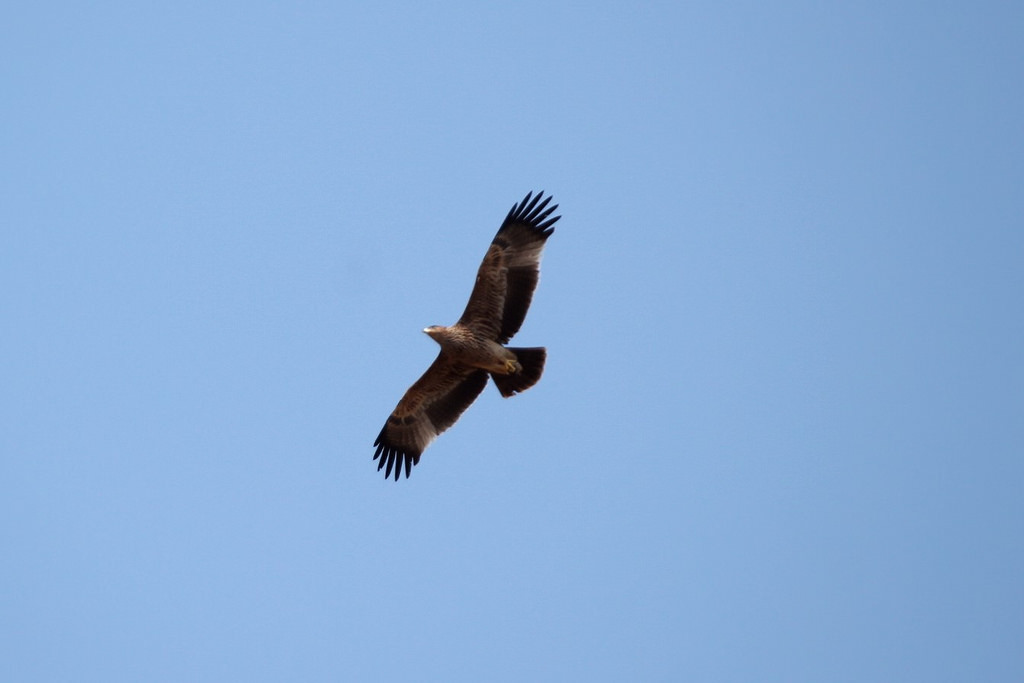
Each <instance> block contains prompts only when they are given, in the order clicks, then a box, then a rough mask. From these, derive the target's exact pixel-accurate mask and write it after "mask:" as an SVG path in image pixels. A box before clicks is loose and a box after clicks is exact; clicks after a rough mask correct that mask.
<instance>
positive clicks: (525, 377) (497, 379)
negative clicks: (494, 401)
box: [491, 346, 548, 398]
mask: <svg viewBox="0 0 1024 683" xmlns="http://www.w3.org/2000/svg"><path fill="white" fill-rule="evenodd" d="M508 350H509V351H511V352H512V353H514V354H516V360H518V361H519V365H521V366H522V369H521V370H519V371H518V372H515V373H513V374H511V375H498V374H495V373H493V372H492V373H491V379H493V380H494V385H495V386H497V387H498V391H500V392H501V395H502V396H504V397H505V398H508V397H509V396H515V395H516V394H518V393H519V392H520V391H526V390H527V389H529V388H530V387H532V386H533V385H534V384H536V383H537V381H538V380H539V379H540V376H541V373H543V372H544V361H545V360H547V357H548V352H547V349H545V348H544V347H543V346H538V347H534V348H530V349H517V348H513V347H509V348H508Z"/></svg>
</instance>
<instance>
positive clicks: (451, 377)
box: [373, 351, 487, 481]
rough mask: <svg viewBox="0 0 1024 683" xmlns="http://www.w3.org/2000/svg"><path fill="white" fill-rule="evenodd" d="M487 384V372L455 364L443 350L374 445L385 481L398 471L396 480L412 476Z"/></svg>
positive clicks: (406, 396) (394, 413) (417, 381)
mask: <svg viewBox="0 0 1024 683" xmlns="http://www.w3.org/2000/svg"><path fill="white" fill-rule="evenodd" d="M486 385H487V372H485V371H484V370H477V369H474V368H471V367H468V366H466V365H462V364H461V363H458V362H455V361H453V360H452V359H451V358H449V356H448V355H447V354H446V353H445V352H444V351H442V352H441V353H440V354H438V356H437V358H436V359H435V360H434V362H433V363H432V364H431V365H430V367H429V368H427V371H426V372H425V373H423V376H422V377H420V378H419V379H418V380H416V383H415V384H413V385H412V386H411V387H409V389H408V391H406V392H405V396H403V397H402V400H401V401H399V402H398V405H397V406H396V407H395V410H394V412H392V413H391V416H390V417H389V418H388V421H387V422H386V423H384V428H383V429H381V430H380V434H378V435H377V440H376V441H374V442H373V445H374V446H376V447H377V452H376V453H374V455H373V459H374V460H377V459H378V458H379V459H380V462H379V463H377V470H378V471H380V470H381V469H383V468H384V467H385V466H386V467H387V469H386V470H385V471H384V478H385V479H387V478H388V477H390V476H391V470H392V468H394V470H395V481H398V477H399V475H400V474H401V472H402V468H403V467H404V468H405V476H406V477H408V476H409V472H410V471H411V470H412V466H413V465H417V464H419V461H420V455H421V454H422V453H423V450H424V449H425V448H426V447H427V446H428V445H429V444H430V442H431V441H433V440H434V439H435V438H437V435H438V434H440V433H441V432H443V431H444V430H446V429H448V428H449V427H451V426H452V425H453V424H455V421H456V420H458V419H459V416H460V415H462V413H463V412H465V410H466V408H468V407H469V405H470V404H471V403H472V402H473V401H474V400H476V397H477V396H479V395H480V392H481V391H483V390H484V387H485V386H486Z"/></svg>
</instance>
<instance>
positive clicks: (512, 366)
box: [505, 359, 522, 375]
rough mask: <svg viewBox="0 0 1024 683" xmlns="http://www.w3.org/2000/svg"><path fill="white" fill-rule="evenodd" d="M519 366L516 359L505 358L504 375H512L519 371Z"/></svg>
mask: <svg viewBox="0 0 1024 683" xmlns="http://www.w3.org/2000/svg"><path fill="white" fill-rule="evenodd" d="M521 367H522V366H521V365H519V363H518V361H516V360H514V359H511V360H506V361H505V374H506V375H514V374H516V373H517V372H519V369H520V368H521Z"/></svg>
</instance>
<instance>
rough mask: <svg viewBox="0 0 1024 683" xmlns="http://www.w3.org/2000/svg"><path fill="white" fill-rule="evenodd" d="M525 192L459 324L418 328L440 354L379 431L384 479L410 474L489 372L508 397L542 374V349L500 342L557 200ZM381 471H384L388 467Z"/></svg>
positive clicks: (528, 288)
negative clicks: (553, 202) (403, 471)
mask: <svg viewBox="0 0 1024 683" xmlns="http://www.w3.org/2000/svg"><path fill="white" fill-rule="evenodd" d="M550 202H551V197H550V196H549V197H547V198H544V193H543V192H540V193H538V194H537V196H536V197H534V196H533V193H532V192H529V193H527V195H526V197H524V198H523V201H521V202H519V203H518V204H515V205H513V206H512V209H511V210H510V211H509V212H508V215H507V216H505V220H504V221H503V222H502V224H501V227H500V228H498V233H497V234H496V235H495V236H494V239H493V240H491V245H490V246H489V247H488V248H487V254H486V255H484V260H483V263H481V264H480V269H479V270H478V271H477V274H476V284H475V285H473V293H472V294H470V296H469V303H468V304H466V310H465V311H463V313H462V317H461V318H459V321H458V322H457V323H455V324H454V325H452V326H450V327H445V326H443V325H432V326H430V327H428V328H426V329H424V330H423V331H424V332H425V333H427V334H428V335H429V336H430V338H431V339H433V340H434V341H436V342H437V343H438V344H440V345H441V351H440V353H438V354H437V358H436V359H435V360H434V362H433V363H432V364H431V365H430V367H429V368H427V371H426V372H425V373H423V376H422V377H420V378H419V379H418V380H416V382H415V384H413V385H412V386H411V387H409V389H408V391H406V392H405V395H404V396H403V397H402V400H401V401H399V402H398V405H397V406H396V407H395V409H394V411H393V412H392V413H391V416H390V417H388V419H387V422H385V423H384V428H383V429H381V430H380V434H379V435H377V440H376V441H374V442H373V445H374V446H376V447H377V451H376V452H375V453H374V455H373V459H374V460H378V461H379V462H378V463H377V470H378V471H380V470H381V469H384V478H385V479H387V478H388V477H390V476H391V472H392V470H394V473H395V481H398V478H399V475H400V474H401V472H402V469H403V468H404V469H405V476H406V477H408V476H409V472H410V471H411V470H412V466H413V465H417V464H419V461H420V455H421V454H422V453H423V451H424V449H426V447H427V446H428V445H429V444H430V442H432V441H433V440H434V439H436V438H437V436H438V434H440V433H441V432H443V431H444V430H446V429H448V428H449V427H451V426H452V425H453V424H455V421H456V420H458V419H459V416H460V415H462V413H463V412H464V411H465V410H466V408H468V407H469V406H470V404H471V403H472V402H473V401H474V400H476V397H477V396H479V395H480V392H481V391H483V390H484V387H485V386H486V385H487V378H488V376H489V377H490V378H491V379H493V380H494V385H495V386H496V387H497V388H498V391H499V392H501V395H502V396H504V397H505V398H508V397H509V396H514V395H515V394H517V393H519V392H520V391H525V390H527V389H529V388H530V387H532V386H533V385H534V384H536V383H537V381H538V380H539V379H540V376H541V373H542V372H543V371H544V361H545V360H546V359H547V350H546V349H544V348H543V347H533V348H518V347H511V346H504V344H507V343H508V341H509V340H510V339H511V338H512V336H513V335H514V334H515V333H516V332H518V331H519V328H520V327H521V326H522V324H523V320H524V319H525V318H526V311H527V309H528V308H529V307H530V301H531V300H532V299H533V291H534V289H536V287H537V280H538V278H539V277H540V256H541V251H542V250H543V249H544V243H545V242H546V241H547V239H548V237H550V236H551V233H553V232H554V230H555V229H554V228H553V227H552V226H553V225H554V224H555V222H556V221H557V220H558V219H559V218H561V216H555V217H553V218H549V216H550V215H551V214H552V213H553V212H554V211H555V209H557V208H558V205H557V204H555V205H553V206H550V207H549V206H548V204H549V203H550ZM385 468H386V469H385Z"/></svg>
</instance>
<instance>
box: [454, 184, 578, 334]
mask: <svg viewBox="0 0 1024 683" xmlns="http://www.w3.org/2000/svg"><path fill="white" fill-rule="evenodd" d="M532 195H533V193H532V192H528V193H527V194H526V197H524V198H523V201H521V202H519V203H518V204H515V205H513V206H512V209H511V210H510V211H509V212H508V215H507V216H505V221H504V222H503V223H502V224H501V227H500V228H499V229H498V234H496V235H495V236H494V239H493V240H492V241H491V246H490V247H489V248H488V249H487V254H486V255H485V256H484V260H483V263H481V264H480V269H479V270H478V271H477V275H476V284H475V285H474V286H473V293H472V294H471V295H470V297H469V303H468V304H466V310H465V311H464V312H463V313H462V317H461V318H459V322H458V324H459V325H465V326H467V327H470V328H472V329H473V330H474V331H476V332H477V333H478V334H486V335H487V336H488V337H489V338H491V339H494V340H496V341H497V342H498V343H499V344H505V343H506V342H508V340H509V339H511V338H512V335H514V334H515V333H516V332H518V331H519V328H520V327H521V326H522V324H523V319H524V318H526V311H527V310H528V309H529V308H530V301H532V300H533V290H534V289H536V288H537V280H538V279H539V277H540V255H541V251H542V250H543V249H544V243H545V242H546V241H547V239H548V237H549V236H550V235H551V233H553V232H554V231H555V229H554V228H553V227H551V226H553V225H554V224H555V222H556V221H557V220H558V219H559V218H561V216H555V217H554V218H548V216H550V215H551V214H552V213H553V212H554V210H555V209H557V208H558V205H557V204H555V205H554V206H551V207H548V203H549V202H550V201H551V197H547V198H544V199H543V201H541V200H542V198H543V197H544V193H543V192H539V193H538V194H537V196H536V197H533V199H532V200H531V197H532Z"/></svg>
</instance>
